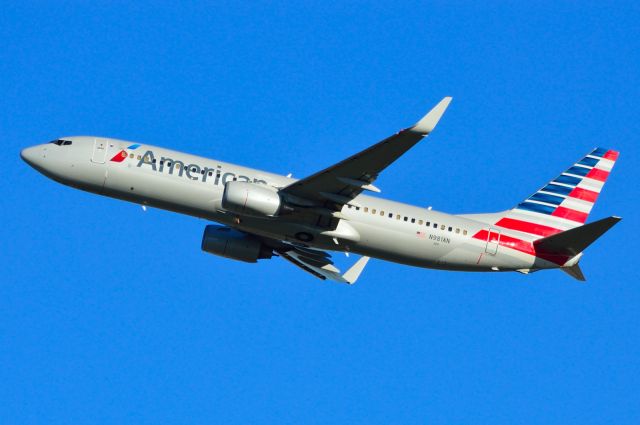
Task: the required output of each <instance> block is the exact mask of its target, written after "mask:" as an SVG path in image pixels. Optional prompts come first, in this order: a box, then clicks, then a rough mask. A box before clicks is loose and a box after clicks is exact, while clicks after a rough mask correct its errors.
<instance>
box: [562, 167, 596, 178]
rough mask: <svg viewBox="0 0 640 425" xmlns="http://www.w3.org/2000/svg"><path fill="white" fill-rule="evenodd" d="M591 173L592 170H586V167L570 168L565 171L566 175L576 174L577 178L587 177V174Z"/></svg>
mask: <svg viewBox="0 0 640 425" xmlns="http://www.w3.org/2000/svg"><path fill="white" fill-rule="evenodd" d="M589 171H591V169H589V168H584V167H571V168H569V169H568V170H567V171H565V173H569V174H575V175H577V176H582V177H584V176H586V175H587V174H589Z"/></svg>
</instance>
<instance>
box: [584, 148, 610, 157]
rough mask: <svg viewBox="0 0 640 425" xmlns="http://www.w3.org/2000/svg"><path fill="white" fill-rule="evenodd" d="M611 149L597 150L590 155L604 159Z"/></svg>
mask: <svg viewBox="0 0 640 425" xmlns="http://www.w3.org/2000/svg"><path fill="white" fill-rule="evenodd" d="M608 150H609V149H605V148H596V149H595V150H594V151H593V152H591V153H590V154H589V155H593V156H599V157H600V158H602V157H603V156H604V154H605V153H607V151H608Z"/></svg>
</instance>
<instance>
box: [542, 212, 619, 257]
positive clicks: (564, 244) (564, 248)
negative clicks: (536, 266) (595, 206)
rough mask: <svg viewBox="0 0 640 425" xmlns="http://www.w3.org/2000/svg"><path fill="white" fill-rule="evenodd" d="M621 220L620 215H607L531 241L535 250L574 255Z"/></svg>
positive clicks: (568, 255)
mask: <svg viewBox="0 0 640 425" xmlns="http://www.w3.org/2000/svg"><path fill="white" fill-rule="evenodd" d="M620 220H622V218H620V217H615V216H613V217H607V218H603V219H602V220H598V221H594V222H593V223H589V224H585V225H583V226H580V227H575V228H573V229H569V230H566V231H564V232H560V233H557V234H555V235H552V236H548V237H546V238H542V239H538V240H537V241H535V242H533V247H534V248H535V250H536V252H543V253H550V254H557V255H564V256H567V257H569V258H570V257H574V256H576V255H578V254H580V253H581V252H582V251H584V250H585V249H586V248H587V247H588V246H589V245H591V244H592V243H593V242H595V240H596V239H598V238H599V237H600V236H602V235H603V234H604V233H605V232H606V231H607V230H609V229H610V228H611V227H613V226H614V225H615V224H616V223H617V222H619V221H620Z"/></svg>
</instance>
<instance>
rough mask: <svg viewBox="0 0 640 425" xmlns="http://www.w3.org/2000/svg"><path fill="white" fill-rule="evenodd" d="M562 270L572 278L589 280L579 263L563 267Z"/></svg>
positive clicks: (582, 280)
mask: <svg viewBox="0 0 640 425" xmlns="http://www.w3.org/2000/svg"><path fill="white" fill-rule="evenodd" d="M560 270H562V271H563V272H565V273H566V274H568V275H569V276H571V277H572V278H574V279H576V280H579V281H580V282H584V281H586V280H587V279H586V278H585V277H584V273H582V270H581V269H580V265H578V263H576V264H574V265H573V266H570V267H561V268H560Z"/></svg>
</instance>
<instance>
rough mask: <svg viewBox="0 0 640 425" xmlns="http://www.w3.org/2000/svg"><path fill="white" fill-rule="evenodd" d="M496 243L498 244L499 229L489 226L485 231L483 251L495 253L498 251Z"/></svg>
mask: <svg viewBox="0 0 640 425" xmlns="http://www.w3.org/2000/svg"><path fill="white" fill-rule="evenodd" d="M498 245H500V230H497V229H491V228H489V230H488V231H487V246H486V247H485V249H484V252H486V253H487V254H490V255H496V254H497V253H498Z"/></svg>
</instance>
